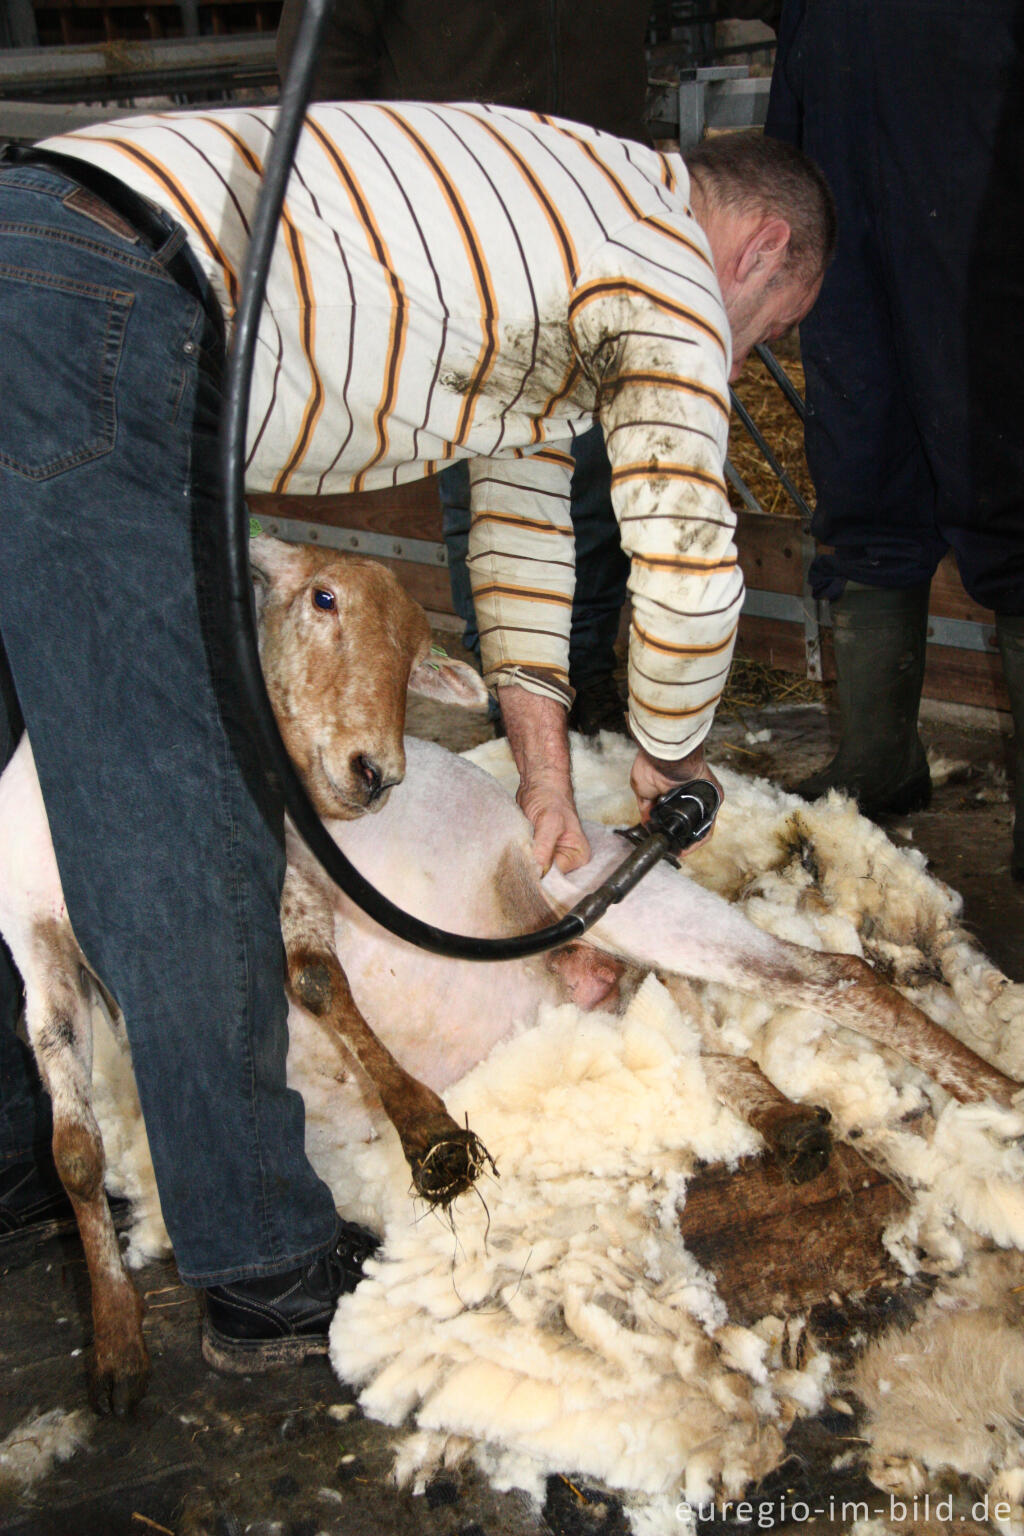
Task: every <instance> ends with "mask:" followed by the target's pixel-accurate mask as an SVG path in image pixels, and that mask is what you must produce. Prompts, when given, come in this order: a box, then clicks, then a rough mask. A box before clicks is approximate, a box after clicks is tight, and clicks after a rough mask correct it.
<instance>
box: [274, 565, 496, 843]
mask: <svg viewBox="0 0 1024 1536" xmlns="http://www.w3.org/2000/svg"><path fill="white" fill-rule="evenodd" d="M250 559H251V563H252V571H253V579H254V582H255V586H256V596H257V618H258V627H259V636H260V658H261V661H262V663H263V675H264V677H265V678H266V683H267V692H268V693H269V695H270V701H271V703H272V704H273V706H274V712H275V714H276V716H277V723H278V726H279V728H280V731H281V736H282V738H283V740H284V743H285V746H286V747H287V748H288V751H289V753H290V754H291V757H292V759H293V760H294V762H295V765H296V767H297V769H298V771H299V773H300V774H301V775H302V778H303V781H304V783H305V785H306V788H307V790H308V792H309V795H310V798H311V800H312V801H313V804H314V805H315V807H316V809H317V811H318V812H319V814H320V815H321V816H326V817H337V818H339V819H344V820H351V819H352V818H354V817H356V816H362V815H363V813H364V812H365V811H368V810H378V809H379V808H380V807H381V806H382V805H383V804H384V802H385V800H386V799H387V795H388V791H389V790H390V789H391V788H392V787H393V786H394V785H395V784H398V783H400V782H401V780H402V778H403V777H404V774H405V750H404V748H403V745H402V733H403V730H404V726H405V699H406V693H407V691H408V690H409V689H412V690H413V691H414V692H419V693H426V694H428V695H430V696H431V697H434V698H437V699H441V700H446V701H448V702H453V703H461V704H467V705H476V706H479V705H481V704H482V703H483V702H485V701H486V697H487V695H486V690H485V689H484V686H483V684H482V682H481V681H480V679H479V677H478V676H477V675H476V673H475V672H473V671H472V669H471V668H469V667H467V666H465V665H464V664H463V663H461V662H456V661H452V660H450V659H449V658H447V657H443V658H439V657H433V656H432V655H431V650H430V627H429V625H428V623H427V616H426V614H425V613H424V612H423V609H422V608H421V607H420V606H419V604H418V603H415V602H413V600H412V599H411V598H410V597H408V596H407V594H406V593H405V592H404V591H403V589H402V587H401V586H400V585H399V583H398V582H397V581H396V580H395V578H394V576H392V574H391V572H390V571H389V570H387V569H386V567H384V566H382V565H378V564H376V563H375V562H373V561H371V560H362V559H359V558H357V557H356V556H354V555H344V554H340V553H338V552H336V551H335V550H331V549H324V548H317V547H316V546H313V545H307V544H285V543H282V542H280V541H279V540H277V539H271V538H266V537H260V538H256V539H253V540H252V542H251V544H250Z"/></svg>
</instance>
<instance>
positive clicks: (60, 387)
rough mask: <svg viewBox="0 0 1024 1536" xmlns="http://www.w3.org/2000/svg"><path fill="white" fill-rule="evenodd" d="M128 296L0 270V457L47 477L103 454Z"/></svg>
mask: <svg viewBox="0 0 1024 1536" xmlns="http://www.w3.org/2000/svg"><path fill="white" fill-rule="evenodd" d="M132 303H133V299H132V295H131V294H130V293H124V292H122V291H120V290H118V289H115V288H103V287H100V286H99V285H97V284H93V283H83V282H76V281H73V280H71V279H67V278H61V277H58V276H54V275H51V274H42V273H38V272H32V271H27V270H22V269H20V268H17V267H11V266H0V314H3V316H4V342H3V349H2V353H0V463H2V464H5V465H6V466H7V467H8V468H9V469H12V470H14V471H15V472H16V473H17V474H19V475H23V476H24V477H25V478H26V479H28V480H48V479H50V478H51V477H52V476H54V475H59V474H63V473H64V472H65V471H66V470H69V469H75V468H76V467H77V466H78V465H80V464H85V463H88V462H89V460H90V459H96V458H99V457H101V456H102V455H103V454H105V453H109V452H110V450H111V448H113V446H114V440H115V437H116V434H117V405H116V399H115V393H114V392H115V386H116V382H117V371H118V367H119V364H120V361H121V348H122V344H123V341H124V332H125V326H126V324H127V321H128V315H129V313H130V311H131V307H132Z"/></svg>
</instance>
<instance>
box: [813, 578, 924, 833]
mask: <svg viewBox="0 0 1024 1536" xmlns="http://www.w3.org/2000/svg"><path fill="white" fill-rule="evenodd" d="M928 590H929V589H928V586H927V585H924V586H919V587H909V588H905V589H902V590H892V589H889V588H883V587H862V586H858V585H857V584H856V583H854V582H850V583H849V584H848V585H847V587H846V590H845V592H844V593H843V595H842V597H841V598H839V599H838V600H837V601H836V602H834V603H833V604H832V640H833V644H834V647H835V657H836V675H837V682H838V688H837V692H838V699H839V720H840V728H841V735H840V741H839V750H838V752H837V753H836V755H835V757H834V758H833V759H832V761H831V762H830V763H829V764H828V765H827V766H826V767H825V768H822V769H820V770H819V771H818V772H817V773H813V774H811V776H810V777H809V778H806V779H803V780H802V781H801V782H800V783H799V784H795V785H793V792H794V793H795V794H798V795H801V796H802V797H803V798H804V799H805V800H816V799H817V798H818V796H819V795H823V794H825V793H826V791H827V790H830V789H840V790H843V791H844V792H845V793H846V794H848V795H852V796H853V798H854V799H855V800H856V801H857V804H858V805H859V806H860V809H861V811H862V812H863V813H864V815H865V816H884V815H905V814H906V813H907V812H908V811H919V810H923V809H924V807H925V806H926V805H928V804H929V802H930V800H931V795H932V785H931V776H930V774H929V772H928V759H927V757H926V756H925V751H924V747H923V746H922V744H921V738H920V736H919V735H918V733H917V711H918V707H919V705H920V702H921V685H922V683H923V682H924V663H925V650H926V646H927V635H928Z"/></svg>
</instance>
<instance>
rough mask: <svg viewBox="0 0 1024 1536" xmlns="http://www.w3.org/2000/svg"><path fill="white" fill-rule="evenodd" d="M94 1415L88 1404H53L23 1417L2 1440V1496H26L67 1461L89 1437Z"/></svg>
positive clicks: (0, 1473) (0, 1456)
mask: <svg viewBox="0 0 1024 1536" xmlns="http://www.w3.org/2000/svg"><path fill="white" fill-rule="evenodd" d="M92 1424H93V1417H92V1414H91V1413H89V1412H88V1410H87V1409H85V1408H73V1409H67V1408H50V1409H49V1410H48V1411H47V1412H46V1413H34V1414H31V1415H30V1416H29V1417H28V1418H27V1419H23V1420H22V1422H21V1423H20V1424H18V1425H17V1426H16V1427H15V1428H14V1429H12V1430H11V1432H10V1434H9V1435H7V1436H6V1437H5V1438H4V1439H3V1440H0V1498H13V1497H19V1498H23V1497H24V1496H25V1495H26V1494H29V1493H30V1492H31V1490H32V1488H33V1487H34V1486H35V1484H36V1483H39V1482H41V1481H42V1480H43V1478H44V1477H46V1476H47V1475H48V1474H49V1472H50V1471H51V1469H52V1467H53V1465H54V1463H55V1462H58V1461H68V1460H70V1458H71V1457H72V1456H73V1455H74V1454H75V1452H76V1451H77V1450H79V1449H80V1448H81V1447H82V1446H83V1445H84V1444H85V1442H86V1441H87V1440H88V1438H89V1432H90V1430H91V1428H92Z"/></svg>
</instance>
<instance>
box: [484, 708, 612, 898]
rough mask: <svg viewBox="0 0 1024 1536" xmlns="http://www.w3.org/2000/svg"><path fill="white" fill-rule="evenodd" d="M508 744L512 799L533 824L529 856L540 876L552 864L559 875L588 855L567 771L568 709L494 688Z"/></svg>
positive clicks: (574, 866) (588, 848) (565, 872)
mask: <svg viewBox="0 0 1024 1536" xmlns="http://www.w3.org/2000/svg"><path fill="white" fill-rule="evenodd" d="M498 702H499V703H500V705H501V713H502V718H503V719H504V722H505V730H506V733H507V735H508V744H509V747H510V748H511V750H512V756H513V757H514V758H515V763H516V767H517V768H518V769H519V793H518V794H517V795H516V802H517V804H518V805H519V808H520V810H521V811H522V812H523V814H524V816H526V818H527V820H528V821H529V823H530V825H531V826H532V827H533V856H534V858H535V859H536V861H537V866H538V868H539V870H540V872H541V874H542V875H544V874H547V872H548V870H549V869H550V868H551V865H552V863H554V864H556V865H557V866H558V868H559V869H560V870H561V871H562V872H563V874H568V872H569V871H570V870H572V869H579V868H580V866H581V865H583V864H586V863H587V862H588V860H589V859H590V844H589V843H588V842H587V839H586V837H585V836H584V832H583V828H582V827H581V826H580V818H579V814H578V813H577V810H576V802H575V801H574V799H573V794H572V776H571V774H570V770H569V728H568V716H567V713H566V710H565V709H564V708H563V707H562V705H561V704H559V703H557V702H556V700H554V699H549V698H545V697H544V696H543V695H541V694H537V693H530V692H529V691H528V690H527V689H525V688H520V687H518V686H517V685H515V684H512V685H510V686H509V687H506V688H499V689H498Z"/></svg>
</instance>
